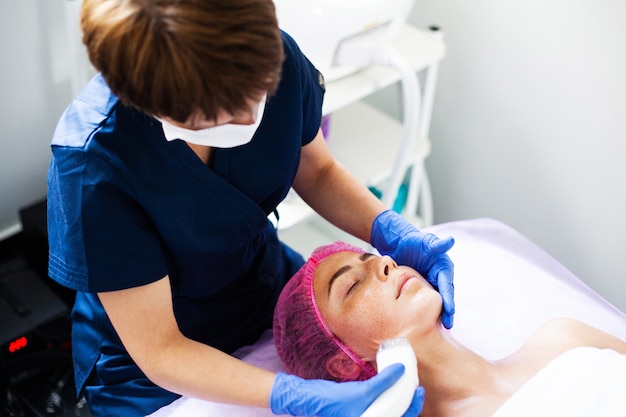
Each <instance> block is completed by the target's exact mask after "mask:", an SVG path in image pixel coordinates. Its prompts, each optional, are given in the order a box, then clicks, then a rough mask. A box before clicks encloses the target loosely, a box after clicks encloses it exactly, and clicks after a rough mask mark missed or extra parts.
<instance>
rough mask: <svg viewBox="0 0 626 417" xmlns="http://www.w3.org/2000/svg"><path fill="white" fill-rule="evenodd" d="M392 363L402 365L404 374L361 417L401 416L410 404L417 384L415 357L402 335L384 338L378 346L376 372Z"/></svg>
mask: <svg viewBox="0 0 626 417" xmlns="http://www.w3.org/2000/svg"><path fill="white" fill-rule="evenodd" d="M394 363H402V364H403V365H404V368H405V371H404V375H402V376H401V377H400V379H399V380H398V381H396V383H395V384H393V385H392V386H391V388H389V389H388V390H387V391H385V392H383V393H382V394H381V395H380V396H379V397H378V398H376V400H374V402H373V403H372V404H371V405H370V406H369V407H368V408H367V410H365V412H364V413H363V414H361V417H401V416H402V415H403V414H404V413H405V412H406V410H407V409H408V408H409V406H410V405H411V401H412V400H413V395H414V394H415V390H416V389H417V387H418V385H419V378H418V376H417V358H416V357H415V352H414V351H413V348H412V347H411V344H410V343H409V341H408V340H407V339H405V338H404V337H397V338H393V339H385V340H383V342H382V343H381V344H380V346H379V347H378V352H377V353H376V365H377V366H378V372H380V371H382V370H383V369H385V368H387V367H388V366H390V365H392V364H394Z"/></svg>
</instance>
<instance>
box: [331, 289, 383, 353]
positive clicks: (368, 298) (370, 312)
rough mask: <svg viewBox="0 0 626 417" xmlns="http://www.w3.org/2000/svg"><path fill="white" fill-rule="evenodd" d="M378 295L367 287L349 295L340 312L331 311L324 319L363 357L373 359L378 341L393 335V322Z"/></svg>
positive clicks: (342, 339) (336, 333)
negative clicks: (391, 333)
mask: <svg viewBox="0 0 626 417" xmlns="http://www.w3.org/2000/svg"><path fill="white" fill-rule="evenodd" d="M355 295H357V294H355ZM378 298H379V294H377V293H374V292H371V291H367V290H366V291H362V292H361V293H360V294H358V296H355V297H348V299H347V300H346V301H345V302H344V303H342V305H341V312H337V311H335V312H334V314H333V313H331V314H330V316H331V317H329V319H328V320H327V324H328V326H329V328H330V329H331V331H332V332H333V333H334V334H335V335H336V336H337V337H338V338H339V339H340V340H341V341H343V342H344V343H345V344H346V345H348V346H350V347H351V348H352V349H353V350H354V351H355V352H356V353H357V354H358V355H359V356H361V357H362V358H364V359H366V360H373V359H374V358H375V357H376V351H377V350H378V346H379V345H380V342H381V341H382V340H383V339H386V338H387V337H392V335H390V334H389V331H393V326H392V327H390V326H391V325H392V324H393V323H391V322H390V318H389V315H388V312H387V311H385V308H384V306H383V305H381V303H380V300H379V299H378Z"/></svg>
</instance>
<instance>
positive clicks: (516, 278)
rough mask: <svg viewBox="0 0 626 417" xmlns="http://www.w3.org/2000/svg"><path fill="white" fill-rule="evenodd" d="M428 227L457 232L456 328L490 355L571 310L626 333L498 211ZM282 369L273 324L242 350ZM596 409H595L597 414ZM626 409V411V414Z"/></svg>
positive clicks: (183, 403)
mask: <svg viewBox="0 0 626 417" xmlns="http://www.w3.org/2000/svg"><path fill="white" fill-rule="evenodd" d="M424 230H425V231H430V232H432V233H435V234H436V235H437V236H439V237H446V236H454V238H455V240H456V243H455V245H454V247H453V248H452V250H451V251H450V257H451V258H452V261H453V262H454V271H455V272H454V283H455V291H456V294H455V303H456V315H455V319H454V320H455V323H454V327H453V328H452V330H451V332H452V334H453V335H454V336H455V337H456V338H457V339H458V340H459V341H461V342H462V343H463V344H465V345H466V346H468V347H469V348H471V349H473V350H474V351H476V352H477V353H479V354H481V355H482V356H484V357H486V358H489V359H497V358H501V357H504V356H507V355H509V354H510V353H512V352H514V351H515V350H516V349H517V348H519V347H520V346H521V344H522V343H523V341H524V340H526V339H527V338H528V337H529V336H530V335H531V334H532V333H533V332H534V331H535V330H536V329H537V328H538V327H540V326H541V325H542V324H543V323H545V322H546V321H548V320H549V319H551V318H555V317H571V318H575V319H578V320H580V321H583V322H585V323H587V324H589V325H592V326H594V327H597V328H599V329H602V330H604V331H606V332H608V333H611V334H613V335H615V336H617V337H619V338H621V339H623V340H626V315H625V314H624V313H623V312H621V311H619V310H618V309H616V308H615V307H614V306H612V305H611V304H610V303H608V302H607V301H606V300H604V299H603V298H602V297H600V296H599V295H598V294H597V293H595V292H594V291H593V290H592V289H591V288H589V287H588V286H587V285H586V284H584V283H583V282H582V281H581V280H580V279H578V278H577V277H576V276H574V275H573V274H572V273H571V272H570V271H569V270H567V269H566V268H565V267H564V266H563V265H561V264H560V263H559V262H557V261H556V260H555V259H554V258H552V257H551V256H550V255H548V254H547V253H546V252H545V251H543V250H542V249H541V248H539V247H538V246H537V245H535V244H534V243H532V242H531V241H530V240H528V239H526V238H525V237H524V236H522V235H521V234H520V233H518V232H517V231H515V230H514V229H512V228H510V227H509V226H507V225H505V224H503V223H501V222H499V221H496V220H493V219H487V218H482V219H473V220H464V221H458V222H450V223H444V224H440V225H436V226H432V227H430V228H425V229H424ZM236 356H237V357H240V358H242V359H243V360H244V361H246V362H250V363H252V364H254V365H257V366H260V367H262V368H266V369H270V370H272V371H279V370H282V369H283V368H282V365H281V364H280V361H279V360H278V357H277V355H276V351H275V348H274V344H273V340H272V336H271V332H266V333H265V334H264V335H263V337H262V338H261V339H260V340H259V341H258V342H257V343H256V344H255V345H253V346H251V347H246V348H243V349H241V350H240V351H238V352H237V354H236ZM225 415H233V416H235V415H236V416H243V417H266V416H268V417H269V416H272V415H273V414H272V413H271V412H270V411H269V410H266V409H258V408H250V407H235V406H228V405H223V404H217V403H212V402H208V401H201V400H197V399H190V398H186V397H183V398H180V399H178V400H176V401H174V402H173V403H172V404H170V405H169V406H166V407H163V408H161V409H160V410H158V411H157V412H156V413H154V414H152V415H151V417H164V416H168V417H176V416H192V417H193V416H203V417H213V416H215V417H217V416H225ZM591 415H595V414H591ZM623 415H625V416H626V412H625V413H624V414H623Z"/></svg>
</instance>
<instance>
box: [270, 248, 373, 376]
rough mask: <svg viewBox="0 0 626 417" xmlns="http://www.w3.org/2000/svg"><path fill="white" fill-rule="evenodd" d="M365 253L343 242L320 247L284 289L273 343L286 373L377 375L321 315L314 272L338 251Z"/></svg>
mask: <svg viewBox="0 0 626 417" xmlns="http://www.w3.org/2000/svg"><path fill="white" fill-rule="evenodd" d="M345 251H349V252H356V253H364V252H365V251H364V250H363V249H361V248H359V247H356V246H353V245H350V244H348V243H344V242H335V243H332V244H330V245H325V246H320V247H319V248H317V249H315V250H314V251H313V253H312V254H311V257H310V258H309V259H308V261H307V262H306V263H305V264H304V265H303V266H302V268H300V269H299V270H298V272H296V274H295V275H294V276H293V277H292V278H291V279H290V280H289V282H288V283H287V285H285V288H284V289H283V291H282V293H281V294H280V297H279V298H278V302H277V304H276V308H275V310H274V343H275V345H276V351H277V352H278V356H279V357H280V360H281V361H282V363H283V365H284V366H285V369H286V370H287V372H289V373H292V374H295V375H298V376H300V377H302V378H306V379H327V380H333V381H338V382H344V381H361V380H365V379H369V378H371V377H372V376H374V375H375V374H376V371H375V370H374V368H373V367H372V366H371V365H370V364H368V363H367V362H364V361H363V360H361V359H360V358H359V357H358V356H357V355H356V354H355V353H354V351H353V350H352V349H350V348H349V347H348V346H346V345H345V344H343V343H342V342H341V341H340V340H339V339H337V337H335V336H334V335H333V334H332V332H331V331H330V329H329V328H328V326H327V325H326V323H325V322H324V319H323V318H322V316H321V314H320V312H319V308H318V306H317V302H316V301H315V293H314V292H313V274H314V273H315V269H316V268H317V265H318V264H319V263H320V262H321V261H322V260H324V259H325V258H327V257H328V256H330V255H333V254H335V253H339V252H345Z"/></svg>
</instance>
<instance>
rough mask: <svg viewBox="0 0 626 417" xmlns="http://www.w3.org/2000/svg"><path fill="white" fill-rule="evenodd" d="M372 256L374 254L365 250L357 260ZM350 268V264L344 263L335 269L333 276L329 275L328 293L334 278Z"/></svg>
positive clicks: (363, 260) (362, 260)
mask: <svg viewBox="0 0 626 417" xmlns="http://www.w3.org/2000/svg"><path fill="white" fill-rule="evenodd" d="M372 256H375V255H374V254H373V253H369V252H365V253H362V254H361V255H360V256H359V260H360V261H361V262H365V260H366V259H369V258H371V257H372ZM351 269H352V266H351V265H344V266H342V267H341V268H339V269H338V270H337V271H336V272H335V273H334V274H333V276H332V277H330V280H329V281H328V295H330V290H331V288H332V286H333V283H334V282H335V280H336V279H337V278H339V277H340V276H341V275H342V274H343V273H345V272H347V271H349V270H351Z"/></svg>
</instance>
